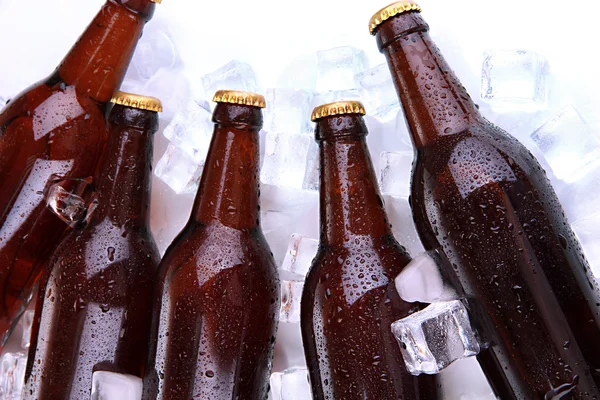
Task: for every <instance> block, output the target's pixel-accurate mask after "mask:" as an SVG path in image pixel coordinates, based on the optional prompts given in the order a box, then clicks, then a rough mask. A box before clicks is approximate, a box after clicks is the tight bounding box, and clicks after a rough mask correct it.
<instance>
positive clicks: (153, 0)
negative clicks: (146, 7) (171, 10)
mask: <svg viewBox="0 0 600 400" xmlns="http://www.w3.org/2000/svg"><path fill="white" fill-rule="evenodd" d="M150 1H151V2H153V3H156V4H161V3H162V0H150Z"/></svg>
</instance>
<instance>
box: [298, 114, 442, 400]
mask: <svg viewBox="0 0 600 400" xmlns="http://www.w3.org/2000/svg"><path fill="white" fill-rule="evenodd" d="M366 135H367V128H366V126H365V124H364V121H363V118H362V116H360V115H358V114H352V115H342V116H332V117H326V118H324V119H321V120H319V121H318V122H317V130H316V139H317V141H318V143H319V147H320V162H321V172H320V174H321V175H320V181H321V233H320V236H321V240H320V245H319V251H318V253H317V256H316V258H315V259H314V261H313V264H312V268H311V270H310V273H309V275H308V277H307V279H306V284H305V286H304V292H303V295H302V306H301V325H302V337H303V342H304V350H305V354H306V361H307V363H308V369H309V373H310V382H311V385H312V393H313V397H314V398H315V399H317V400H325V399H330V400H333V399H344V400H353V399H357V400H358V399H361V400H362V399H365V400H367V399H368V400H388V399H389V400H392V399H415V400H416V399H432V398H436V383H435V380H434V378H433V377H430V376H421V377H415V376H412V375H410V374H409V373H408V371H407V370H406V368H405V366H404V361H403V359H402V355H401V353H400V347H399V345H398V343H397V342H396V340H395V338H394V336H393V334H392V332H391V324H392V323H393V322H395V321H397V320H399V319H401V318H404V317H406V316H408V315H409V314H411V313H412V312H414V311H417V310H418V309H419V308H420V304H409V303H406V302H405V301H403V300H402V299H401V298H400V296H399V295H398V293H397V292H396V288H395V285H394V278H395V277H396V276H397V275H398V274H399V273H400V272H401V271H402V269H403V268H404V267H405V266H406V264H408V263H409V262H410V260H411V259H410V256H409V255H408V253H407V252H406V250H405V249H404V248H403V247H402V246H400V245H399V244H398V242H397V241H396V239H394V237H393V235H392V233H391V229H390V226H389V223H388V220H387V216H386V213H385V210H384V208H383V201H382V199H381V196H380V194H379V188H378V186H377V183H376V179H375V173H374V171H373V165H372V163H371V159H370V156H369V152H368V149H367V144H366V140H365V139H366Z"/></svg>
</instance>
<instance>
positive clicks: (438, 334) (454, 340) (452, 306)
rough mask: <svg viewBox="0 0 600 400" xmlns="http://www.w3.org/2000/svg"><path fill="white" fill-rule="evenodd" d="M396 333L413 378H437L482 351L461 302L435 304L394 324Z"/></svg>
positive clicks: (393, 328) (393, 329)
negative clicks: (457, 363)
mask: <svg viewBox="0 0 600 400" xmlns="http://www.w3.org/2000/svg"><path fill="white" fill-rule="evenodd" d="M392 332H393V333H394V336H395V337H396V339H397V340H398V343H399V344H400V349H401V351H402V356H403V358H404V363H405V364H406V368H407V369H408V371H409V372H410V373H411V374H413V375H420V374H437V373H439V372H440V371H442V370H443V369H444V368H446V367H447V366H449V365H450V364H452V363H453V362H455V361H457V360H460V359H463V358H467V357H472V356H475V355H477V354H479V351H480V346H479V342H478V341H477V339H476V337H475V333H474V332H473V329H472V328H471V323H470V321H469V316H468V313H467V309H466V308H465V306H464V305H463V303H462V302H461V301H460V300H452V301H448V302H437V303H434V304H432V305H430V306H428V307H427V308H425V309H424V310H422V311H419V312H416V313H414V314H411V315H410V316H408V317H406V318H403V319H401V320H399V321H396V322H394V324H392Z"/></svg>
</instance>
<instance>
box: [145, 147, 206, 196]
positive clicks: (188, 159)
mask: <svg viewBox="0 0 600 400" xmlns="http://www.w3.org/2000/svg"><path fill="white" fill-rule="evenodd" d="M203 168H204V162H203V161H198V160H196V159H194V158H193V157H192V156H190V155H189V154H188V153H187V152H185V151H183V150H181V149H180V148H178V147H177V146H175V145H173V144H169V147H168V148H167V151H166V152H165V154H164V155H163V156H162V158H161V159H160V160H159V161H158V163H157V164H156V167H155V168H154V174H155V175H156V177H157V178H159V179H160V180H162V181H163V182H165V183H166V184H167V185H169V187H170V188H171V189H173V191H174V192H175V193H177V194H181V193H194V192H196V190H197V189H198V185H199V184H200V178H201V177H202V169H203Z"/></svg>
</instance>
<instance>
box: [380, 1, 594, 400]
mask: <svg viewBox="0 0 600 400" xmlns="http://www.w3.org/2000/svg"><path fill="white" fill-rule="evenodd" d="M417 10H418V6H416V5H414V4H408V3H406V2H405V3H398V4H395V5H392V6H390V7H389V8H388V9H385V10H383V11H382V12H380V13H378V14H377V15H376V16H375V17H374V19H373V20H372V24H371V29H372V30H373V31H374V34H375V35H376V37H377V43H378V45H379V48H380V50H381V51H382V52H383V53H384V54H385V56H386V57H387V60H388V63H389V66H390V70H391V72H392V76H393V78H394V83H395V85H396V89H397V91H398V94H399V97H400V100H401V102H402V106H403V108H404V112H405V115H406V119H407V123H408V126H409V131H410V133H411V135H412V140H413V143H414V146H415V150H416V161H415V163H414V165H413V177H412V196H411V207H412V210H413V216H414V220H415V223H416V225H417V230H418V232H419V235H420V237H421V240H422V242H423V245H424V246H425V248H426V249H428V250H434V249H443V251H444V253H445V255H446V256H447V257H448V259H449V260H450V261H451V263H450V264H449V265H451V266H452V267H453V268H452V267H450V268H449V271H446V273H447V274H448V275H449V276H452V277H453V279H454V281H455V284H456V285H459V286H460V288H461V290H464V292H465V294H466V303H467V305H468V307H469V310H470V312H471V314H472V319H473V320H474V322H475V324H476V325H477V328H478V330H479V332H480V334H481V335H482V337H483V340H484V341H485V343H486V346H488V348H487V349H485V350H483V351H482V353H481V354H480V356H479V361H480V363H481V365H482V367H483V369H484V372H485V373H486V375H487V377H488V379H489V381H490V383H491V384H492V386H493V388H494V390H495V391H496V393H497V394H498V396H500V398H502V399H551V398H559V397H560V398H562V399H580V398H586V399H595V398H600V391H599V389H598V384H599V383H600V376H599V372H600V328H599V325H598V320H599V315H598V312H599V306H600V299H599V296H598V287H597V285H596V283H595V280H594V278H593V277H592V274H591V272H590V270H589V266H588V265H587V262H586V260H585V258H584V257H583V255H582V252H581V249H580V246H579V244H578V242H577V240H576V239H575V237H574V234H573V232H572V231H571V229H570V227H569V223H568V221H567V218H566V217H565V214H564V212H563V210H562V208H561V205H560V203H559V201H558V198H557V196H556V194H555V192H554V190H553V188H552V186H551V184H550V182H549V181H548V178H547V177H546V174H545V172H544V171H543V169H542V168H541V167H540V165H539V163H538V162H537V160H536V159H535V158H534V157H533V155H532V154H531V153H530V152H529V151H527V149H526V148H525V147H524V146H523V145H522V144H521V143H519V142H518V141H517V140H516V139H514V138H513V137H511V136H510V135H508V134H507V133H506V132H504V131H502V130H501V129H499V128H497V127H495V126H494V125H492V124H491V123H489V122H488V121H487V120H486V119H484V118H483V117H482V116H481V115H480V114H479V112H478V109H477V106H476V105H475V104H474V103H473V101H472V100H471V98H470V97H469V95H468V94H467V92H466V90H465V89H464V87H463V86H462V85H461V84H460V82H459V80H458V79H457V77H456V76H455V74H454V73H453V72H452V70H451V69H450V67H449V66H448V65H447V63H446V61H445V60H444V58H443V56H442V55H441V53H440V51H439V50H438V48H437V47H436V46H435V44H434V43H433V41H432V40H431V38H430V36H429V33H428V30H429V27H428V25H427V24H426V22H425V21H424V20H423V18H422V16H421V14H420V13H419V12H418V11H417ZM386 18H389V19H386Z"/></svg>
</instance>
